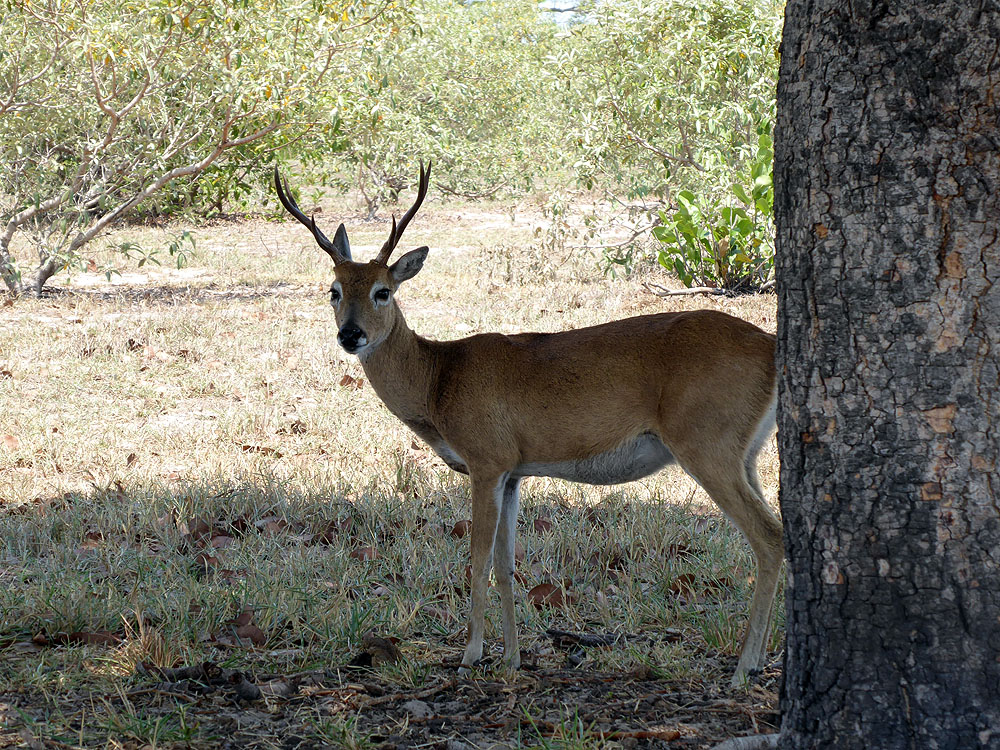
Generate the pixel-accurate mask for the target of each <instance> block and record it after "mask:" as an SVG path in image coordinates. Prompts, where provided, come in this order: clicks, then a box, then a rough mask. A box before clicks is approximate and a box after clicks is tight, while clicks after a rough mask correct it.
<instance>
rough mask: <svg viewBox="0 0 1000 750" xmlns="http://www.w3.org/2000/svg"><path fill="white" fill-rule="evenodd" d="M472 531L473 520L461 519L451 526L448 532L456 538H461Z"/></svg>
mask: <svg viewBox="0 0 1000 750" xmlns="http://www.w3.org/2000/svg"><path fill="white" fill-rule="evenodd" d="M471 531H472V521H468V520H466V521H459V522H458V523H456V524H455V525H454V526H452V527H451V531H449V532H448V533H449V534H450V535H451V536H453V537H455V538H456V539H461V538H462V537H464V536H466V535H467V534H468V533H469V532H471Z"/></svg>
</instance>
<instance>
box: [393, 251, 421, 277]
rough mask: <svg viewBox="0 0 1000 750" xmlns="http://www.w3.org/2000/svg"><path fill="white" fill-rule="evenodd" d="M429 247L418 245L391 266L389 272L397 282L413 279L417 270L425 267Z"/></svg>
mask: <svg viewBox="0 0 1000 750" xmlns="http://www.w3.org/2000/svg"><path fill="white" fill-rule="evenodd" d="M427 253H428V248H427V247H418V248H417V249H416V250H410V252H408V253H407V254H406V255H404V256H403V257H402V258H400V259H399V260H397V261H396V262H395V263H393V264H392V265H391V266H389V273H390V274H391V275H392V278H393V279H394V280H395V282H396V283H397V284H399V283H401V282H403V281H406V280H407V279H412V278H413V277H414V276H416V275H417V272H419V271H420V269H421V268H423V267H424V259H425V258H427Z"/></svg>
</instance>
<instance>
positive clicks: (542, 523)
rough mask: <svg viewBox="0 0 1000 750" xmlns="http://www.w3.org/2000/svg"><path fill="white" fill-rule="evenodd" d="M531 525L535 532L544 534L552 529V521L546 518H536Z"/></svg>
mask: <svg viewBox="0 0 1000 750" xmlns="http://www.w3.org/2000/svg"><path fill="white" fill-rule="evenodd" d="M531 526H532V528H534V530H535V533H536V534H545V533H546V532H549V531H552V521H550V520H549V519H548V518H536V519H535V520H534V522H533V523H532V524H531Z"/></svg>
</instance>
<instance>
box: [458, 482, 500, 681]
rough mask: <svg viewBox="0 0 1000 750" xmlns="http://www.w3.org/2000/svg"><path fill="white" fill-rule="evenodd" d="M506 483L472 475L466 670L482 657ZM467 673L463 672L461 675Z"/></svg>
mask: <svg viewBox="0 0 1000 750" xmlns="http://www.w3.org/2000/svg"><path fill="white" fill-rule="evenodd" d="M506 479H507V476H506V474H500V475H496V474H493V475H489V476H486V477H483V476H481V475H477V474H476V473H475V472H473V474H472V581H471V585H472V611H471V612H470V613H469V643H468V645H467V646H466V647H465V655H464V656H463V657H462V666H463V667H471V666H472V665H474V664H475V663H476V662H477V661H479V660H480V659H481V658H482V656H483V630H484V627H485V622H486V601H487V594H488V593H489V582H490V568H491V567H492V565H493V543H494V540H495V539H496V533H497V519H498V518H499V516H500V507H501V505H502V503H503V488H504V484H505V482H506ZM467 671H468V670H467V669H462V670H459V673H460V674H464V673H466V672H467Z"/></svg>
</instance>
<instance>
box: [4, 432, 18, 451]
mask: <svg viewBox="0 0 1000 750" xmlns="http://www.w3.org/2000/svg"><path fill="white" fill-rule="evenodd" d="M20 444H21V441H20V440H18V439H17V438H16V437H14V436H13V435H4V436H3V447H4V448H6V449H7V450H9V451H16V450H17V448H18V446H19V445H20Z"/></svg>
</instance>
